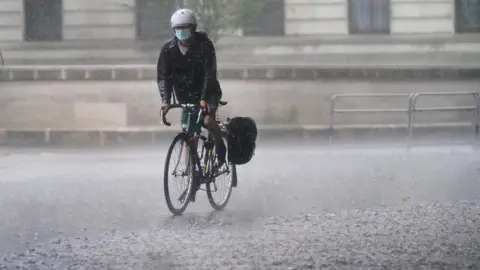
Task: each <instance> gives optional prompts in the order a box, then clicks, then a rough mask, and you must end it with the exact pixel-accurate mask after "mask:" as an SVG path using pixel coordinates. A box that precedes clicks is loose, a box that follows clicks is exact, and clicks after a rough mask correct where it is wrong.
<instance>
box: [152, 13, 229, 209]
mask: <svg viewBox="0 0 480 270" xmlns="http://www.w3.org/2000/svg"><path fill="white" fill-rule="evenodd" d="M170 23H171V27H172V29H173V31H174V33H175V36H174V37H173V38H172V39H170V40H169V41H167V42H166V43H165V44H164V45H163V47H162V49H161V52H160V56H159V58H158V64H157V83H158V88H159V90H160V95H161V98H162V103H163V104H162V111H164V112H165V109H166V108H167V106H168V105H169V104H170V101H171V99H172V93H173V94H174V95H175V97H176V98H177V100H178V102H179V103H193V104H199V105H200V106H201V107H202V109H203V110H204V111H206V112H207V113H206V114H205V115H204V116H203V121H202V123H199V124H197V123H196V121H197V117H198V115H192V116H191V119H190V130H189V132H200V131H201V128H202V126H203V127H205V128H207V129H208V131H209V132H210V133H211V134H212V135H213V137H214V139H215V149H216V153H217V155H218V161H219V164H218V167H221V166H222V165H223V164H224V163H225V156H226V146H225V144H224V142H223V139H222V135H221V131H220V127H219V126H218V124H217V122H216V121H215V113H216V110H217V108H218V102H219V101H220V98H221V97H222V90H221V88H220V83H219V82H218V80H217V63H216V62H217V59H216V54H215V48H214V46H213V43H212V41H211V40H210V39H209V38H208V36H207V35H206V34H205V33H203V32H198V31H196V28H197V20H196V18H195V14H194V12H193V11H192V10H189V9H179V10H177V11H176V12H175V13H173V15H172V17H171V19H170ZM180 120H181V125H182V128H183V129H186V127H187V123H188V114H187V112H186V111H185V110H183V111H182V115H181V119H180ZM194 195H195V192H194V194H192V200H195V199H194V198H195V196H194Z"/></svg>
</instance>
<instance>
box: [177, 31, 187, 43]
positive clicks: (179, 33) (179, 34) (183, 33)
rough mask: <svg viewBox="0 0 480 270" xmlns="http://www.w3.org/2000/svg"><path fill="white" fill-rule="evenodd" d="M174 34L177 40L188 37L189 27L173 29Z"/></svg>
mask: <svg viewBox="0 0 480 270" xmlns="http://www.w3.org/2000/svg"><path fill="white" fill-rule="evenodd" d="M175 36H176V37H177V38H178V39H179V40H182V41H184V40H187V39H188V38H189V37H190V30H189V29H175Z"/></svg>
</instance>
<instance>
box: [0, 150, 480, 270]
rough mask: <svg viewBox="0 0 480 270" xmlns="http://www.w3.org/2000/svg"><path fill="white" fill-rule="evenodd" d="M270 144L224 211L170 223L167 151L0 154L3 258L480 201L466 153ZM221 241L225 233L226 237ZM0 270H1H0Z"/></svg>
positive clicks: (242, 170) (196, 210)
mask: <svg viewBox="0 0 480 270" xmlns="http://www.w3.org/2000/svg"><path fill="white" fill-rule="evenodd" d="M299 145H300V146H293V144H292V143H291V142H281V141H280V142H275V143H273V142H271V143H264V144H262V145H261V146H260V147H259V148H258V149H257V154H256V156H255V157H254V159H253V160H252V162H251V163H249V164H248V165H244V166H241V167H239V170H238V173H239V185H238V188H236V189H234V191H233V195H232V198H231V201H230V203H229V205H228V206H227V208H226V210H225V211H224V212H220V213H215V212H213V213H212V209H211V208H210V206H209V204H208V202H207V198H206V194H205V193H203V192H202V193H199V196H197V202H196V203H194V204H190V205H189V207H188V208H187V211H186V213H185V215H184V217H179V218H172V217H171V215H170V213H169V212H168V209H167V207H166V205H165V199H164V196H163V179H162V172H163V165H164V157H165V154H166V148H167V146H166V145H161V146H156V147H150V148H148V149H147V148H135V149H132V148H129V149H76V150H72V149H56V150H54V149H0V154H1V155H0V175H1V176H2V177H1V178H0V216H1V217H2V219H1V220H0V243H1V244H0V254H1V253H10V252H15V251H22V250H25V249H26V248H27V246H30V245H32V244H34V243H44V242H48V241H50V240H52V239H57V238H58V237H65V238H74V237H80V236H82V237H84V236H89V237H98V236H99V235H107V234H111V233H112V232H130V231H146V230H158V229H162V228H169V230H175V229H176V228H177V229H178V230H181V228H185V227H186V226H189V224H190V225H191V224H196V225H197V226H201V225H202V224H203V225H204V226H208V224H211V226H213V227H216V225H218V230H220V231H221V230H222V229H221V226H222V224H229V225H232V224H233V225H235V226H242V227H243V228H248V227H249V226H253V224H255V223H256V222H257V220H259V219H264V218H275V217H280V216H284V217H288V216H297V215H299V214H306V213H308V214H322V213H331V212H338V211H343V210H352V211H353V210H355V209H360V210H361V209H365V208H371V207H381V208H382V207H401V206H409V205H410V206H414V205H419V204H423V203H434V202H450V201H456V200H469V201H474V200H478V199H480V193H479V192H478V191H479V190H480V179H479V174H480V162H479V161H480V155H479V154H478V153H476V152H475V151H473V150H472V149H471V148H470V147H469V146H454V147H448V146H444V147H418V148H414V149H413V150H411V151H410V152H408V151H406V150H405V149H403V148H373V147H370V148H347V147H344V148H342V147H334V148H328V147H326V146H320V145H317V144H315V143H313V142H311V143H302V144H299ZM222 233H225V232H224V231H223V232H222ZM0 268H1V267H0Z"/></svg>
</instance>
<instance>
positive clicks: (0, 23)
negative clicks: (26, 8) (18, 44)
mask: <svg viewBox="0 0 480 270" xmlns="http://www.w3.org/2000/svg"><path fill="white" fill-rule="evenodd" d="M22 2H23V1H21V0H0V41H21V40H23V4H22Z"/></svg>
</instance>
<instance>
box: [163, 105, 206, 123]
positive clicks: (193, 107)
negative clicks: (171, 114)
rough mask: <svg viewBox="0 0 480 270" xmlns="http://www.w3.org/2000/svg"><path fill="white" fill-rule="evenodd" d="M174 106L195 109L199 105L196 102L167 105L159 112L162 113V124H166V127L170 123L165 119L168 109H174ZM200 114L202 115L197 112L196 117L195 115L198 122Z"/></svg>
mask: <svg viewBox="0 0 480 270" xmlns="http://www.w3.org/2000/svg"><path fill="white" fill-rule="evenodd" d="M175 108H189V109H196V108H201V107H200V105H198V104H190V103H185V104H172V105H168V106H167V107H166V108H165V110H164V111H162V112H161V114H162V122H163V124H164V125H165V126H167V127H169V126H171V125H172V124H171V123H170V122H168V121H167V114H168V111H170V110H171V109H175ZM201 116H202V114H201V113H199V114H198V117H197V123H199V122H200V119H201Z"/></svg>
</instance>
